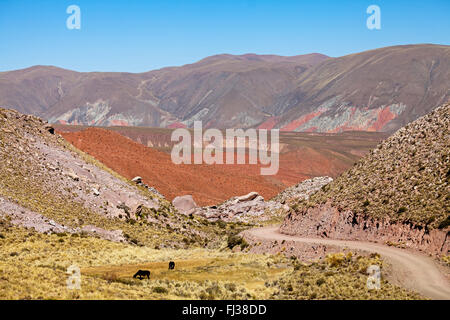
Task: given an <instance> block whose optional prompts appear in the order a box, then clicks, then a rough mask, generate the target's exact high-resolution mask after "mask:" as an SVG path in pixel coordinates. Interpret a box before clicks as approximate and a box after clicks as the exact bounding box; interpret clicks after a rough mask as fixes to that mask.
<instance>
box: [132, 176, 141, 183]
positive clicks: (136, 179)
mask: <svg viewBox="0 0 450 320" xmlns="http://www.w3.org/2000/svg"><path fill="white" fill-rule="evenodd" d="M131 181H133V182H134V183H136V184H142V178H141V177H139V176H138V177H134V178H133V179H131Z"/></svg>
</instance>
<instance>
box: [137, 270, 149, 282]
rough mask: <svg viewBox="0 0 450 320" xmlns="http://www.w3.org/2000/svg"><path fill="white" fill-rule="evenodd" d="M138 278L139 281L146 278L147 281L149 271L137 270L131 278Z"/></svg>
mask: <svg viewBox="0 0 450 320" xmlns="http://www.w3.org/2000/svg"><path fill="white" fill-rule="evenodd" d="M136 277H137V278H139V280H142V279H143V278H145V277H147V279H150V271H148V270H139V271H138V272H136V273H135V275H134V276H133V278H136Z"/></svg>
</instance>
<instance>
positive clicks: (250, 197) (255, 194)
mask: <svg viewBox="0 0 450 320" xmlns="http://www.w3.org/2000/svg"><path fill="white" fill-rule="evenodd" d="M257 197H261V196H260V195H259V194H258V192H250V193H249V194H246V195H244V196H240V197H236V200H237V202H245V201H251V200H253V199H255V198H257ZM261 198H262V197H261ZM263 200H264V198H263Z"/></svg>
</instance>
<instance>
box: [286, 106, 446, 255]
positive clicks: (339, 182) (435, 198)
mask: <svg viewBox="0 0 450 320" xmlns="http://www.w3.org/2000/svg"><path fill="white" fill-rule="evenodd" d="M449 130H450V104H445V105H443V106H441V107H439V108H437V109H436V110H435V111H433V112H431V113H430V114H428V115H426V116H424V117H422V118H420V119H418V120H416V121H414V122H412V123H410V124H409V125H407V126H405V127H404V128H402V129H400V130H398V131H397V132H396V133H395V134H394V135H392V136H391V137H390V138H388V139H387V140H385V141H384V142H382V143H381V144H380V145H379V146H378V147H377V148H375V149H374V150H372V151H371V152H370V154H368V155H367V156H366V157H364V158H363V159H362V160H360V161H359V162H358V163H357V164H356V165H355V166H354V167H353V168H351V169H350V170H349V171H347V172H345V173H344V174H342V175H341V176H340V177H338V178H337V179H336V180H334V181H333V182H332V183H330V184H329V185H327V186H325V187H323V188H322V190H321V191H319V192H318V193H316V194H315V195H313V196H312V197H311V198H310V199H309V200H308V201H303V202H300V203H299V204H298V205H296V206H295V208H294V209H293V210H291V213H290V214H289V215H288V216H287V217H286V219H285V221H284V223H283V225H282V227H281V231H282V232H284V233H288V234H301V235H309V236H324V237H333V238H344V239H358V240H361V239H369V240H374V241H385V242H387V243H389V244H393V245H399V246H408V247H416V248H420V249H424V250H426V251H428V252H431V253H436V254H448V250H449V243H450V240H449V239H448V234H449V230H450V227H449V225H450V215H449V212H450V188H449V180H450V132H449Z"/></svg>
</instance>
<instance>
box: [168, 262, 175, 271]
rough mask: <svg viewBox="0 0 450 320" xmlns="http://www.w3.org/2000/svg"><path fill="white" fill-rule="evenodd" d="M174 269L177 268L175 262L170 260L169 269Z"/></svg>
mask: <svg viewBox="0 0 450 320" xmlns="http://www.w3.org/2000/svg"><path fill="white" fill-rule="evenodd" d="M173 269H175V262H173V261H170V262H169V270H173Z"/></svg>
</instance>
